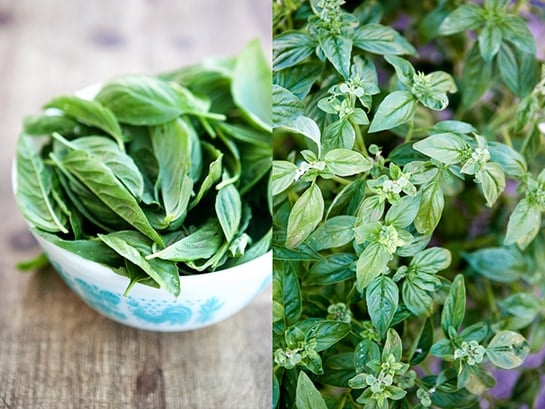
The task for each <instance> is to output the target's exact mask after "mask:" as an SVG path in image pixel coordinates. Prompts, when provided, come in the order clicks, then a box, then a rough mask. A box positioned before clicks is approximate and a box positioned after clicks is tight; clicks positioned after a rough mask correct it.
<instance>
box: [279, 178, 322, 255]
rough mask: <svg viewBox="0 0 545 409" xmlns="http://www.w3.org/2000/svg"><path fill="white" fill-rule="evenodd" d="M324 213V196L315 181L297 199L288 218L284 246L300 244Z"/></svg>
mask: <svg viewBox="0 0 545 409" xmlns="http://www.w3.org/2000/svg"><path fill="white" fill-rule="evenodd" d="M323 214H324V198H323V197H322V192H321V190H320V188H319V187H318V185H317V184H316V183H313V184H311V185H310V187H309V188H308V189H307V190H305V192H304V193H303V194H302V195H301V196H300V197H299V198H298V199H297V201H296V202H295V204H294V205H293V208H292V209H291V212H290V216H289V219H288V228H287V229H288V230H287V237H286V247H288V248H294V247H297V246H298V245H299V244H301V243H302V242H303V241H305V239H306V238H307V237H308V236H309V235H310V233H312V232H313V231H314V229H315V228H316V226H317V225H318V223H320V221H321V220H322V216H323Z"/></svg>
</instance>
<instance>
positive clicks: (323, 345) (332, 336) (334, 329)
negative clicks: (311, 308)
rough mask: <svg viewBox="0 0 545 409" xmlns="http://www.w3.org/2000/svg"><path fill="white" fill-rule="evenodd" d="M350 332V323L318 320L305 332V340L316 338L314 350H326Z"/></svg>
mask: <svg viewBox="0 0 545 409" xmlns="http://www.w3.org/2000/svg"><path fill="white" fill-rule="evenodd" d="M349 333H350V324H347V323H345V322H339V321H329V320H324V321H317V322H315V323H313V324H312V326H311V327H310V329H309V330H308V332H307V333H306V334H305V341H308V340H314V339H315V340H316V346H315V347H314V350H315V351H316V352H321V351H325V350H326V349H328V348H330V347H331V346H333V345H335V344H336V343H337V342H339V341H340V340H341V339H343V338H344V337H346V336H347V335H348V334H349Z"/></svg>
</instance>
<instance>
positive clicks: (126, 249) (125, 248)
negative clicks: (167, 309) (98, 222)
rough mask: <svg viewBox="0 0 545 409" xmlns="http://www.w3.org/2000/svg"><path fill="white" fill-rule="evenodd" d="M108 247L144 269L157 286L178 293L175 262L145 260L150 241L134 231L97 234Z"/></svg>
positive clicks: (178, 284) (149, 248)
mask: <svg viewBox="0 0 545 409" xmlns="http://www.w3.org/2000/svg"><path fill="white" fill-rule="evenodd" d="M98 237H99V238H100V240H102V241H103V242H104V243H105V244H106V245H107V246H108V247H110V248H111V249H113V250H114V251H115V252H116V253H118V254H119V255H121V256H122V257H124V258H126V259H127V260H129V261H130V262H131V263H133V264H136V265H137V266H138V267H140V268H141V269H142V270H144V271H145V272H146V273H147V274H148V275H149V276H150V277H151V278H152V279H153V280H155V282H157V284H159V286H160V287H161V288H162V289H164V290H165V291H167V292H168V293H169V294H172V295H173V296H174V297H177V296H178V295H180V276H179V274H178V268H177V267H176V264H174V263H170V262H168V261H163V260H157V259H153V260H146V258H145V256H146V255H148V254H149V253H150V252H151V242H149V240H147V238H146V237H144V236H142V235H141V234H139V233H137V232H134V231H119V232H115V233H110V234H107V235H106V234H98Z"/></svg>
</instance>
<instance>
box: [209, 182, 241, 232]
mask: <svg viewBox="0 0 545 409" xmlns="http://www.w3.org/2000/svg"><path fill="white" fill-rule="evenodd" d="M215 209H216V216H217V217H218V220H219V222H220V225H221V229H222V230H223V234H224V235H225V238H226V239H227V241H228V242H230V241H231V240H233V238H234V237H235V235H236V233H237V231H238V228H239V225H240V220H241V217H242V205H241V200H240V194H239V192H238V190H237V188H236V187H235V186H234V185H232V184H230V185H227V186H224V187H222V188H221V189H220V190H219V191H218V194H217V196H216V202H215Z"/></svg>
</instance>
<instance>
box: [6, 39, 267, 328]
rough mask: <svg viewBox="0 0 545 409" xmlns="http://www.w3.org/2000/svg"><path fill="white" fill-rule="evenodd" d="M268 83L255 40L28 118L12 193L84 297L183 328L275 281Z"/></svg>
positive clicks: (69, 99)
mask: <svg viewBox="0 0 545 409" xmlns="http://www.w3.org/2000/svg"><path fill="white" fill-rule="evenodd" d="M271 92H272V91H271V71H270V67H269V65H268V62H267V60H266V58H265V57H264V55H263V53H262V50H261V47H260V45H259V43H258V42H257V41H253V42H250V43H249V44H248V45H247V46H246V47H245V48H244V49H243V50H242V52H241V53H240V54H239V55H237V56H235V57H231V58H220V59H209V60H205V61H203V62H202V63H200V64H197V65H193V66H189V67H185V68H182V69H179V70H176V71H173V72H169V73H166V74H162V75H158V76H149V75H131V76H124V77H119V78H116V79H114V80H112V81H109V82H105V83H104V84H100V85H95V86H92V87H89V88H86V89H84V90H83V91H80V92H78V93H76V94H74V95H68V96H60V97H56V98H53V99H52V100H50V101H49V102H48V103H46V104H45V105H44V112H43V113H42V114H41V115H37V116H32V117H27V118H26V119H25V121H24V126H23V132H22V133H21V135H20V136H19V139H18V142H17V151H16V157H15V161H14V167H13V169H14V171H13V181H14V183H13V185H14V193H15V197H16V201H17V204H18V207H19V209H20V211H21V213H22V215H23V216H24V218H25V220H26V221H27V223H28V224H29V226H30V230H31V232H32V233H33V235H34V236H35V237H36V239H37V240H38V242H39V244H40V246H41V247H42V250H43V252H44V253H45V255H46V256H47V259H48V260H49V262H50V263H51V264H52V266H53V267H54V268H55V269H56V270H57V272H58V273H59V275H60V276H61V277H62V278H63V280H64V281H65V282H66V283H67V285H68V286H69V287H70V288H71V289H72V290H73V291H74V292H75V293H76V294H78V295H79V296H80V297H81V298H82V299H83V301H85V302H86V303H87V304H88V305H89V306H91V307H92V308H94V309H95V310H97V311H98V312H99V313H101V314H103V315H105V316H107V317H108V318H111V319H113V320H115V321H118V322H121V323H123V324H126V325H129V326H132V327H136V328H142V329H147V330H156V331H184V330H191V329H195V328H199V327H203V326H206V325H210V324H213V323H216V322H218V321H221V320H223V319H225V318H227V317H229V316H231V315H233V314H234V313H236V312H237V311H239V310H240V309H242V308H243V307H244V306H246V305H247V304H248V303H249V302H250V301H251V300H252V299H253V298H254V297H255V296H256V295H258V294H259V293H260V292H261V290H263V289H264V288H265V287H266V286H267V285H268V283H270V280H271V270H272V253H271V251H270V241H271V235H272V233H271V232H272V230H271V211H270V209H271V204H270V195H269V193H268V192H269V179H270V171H271V105H270V101H271Z"/></svg>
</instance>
